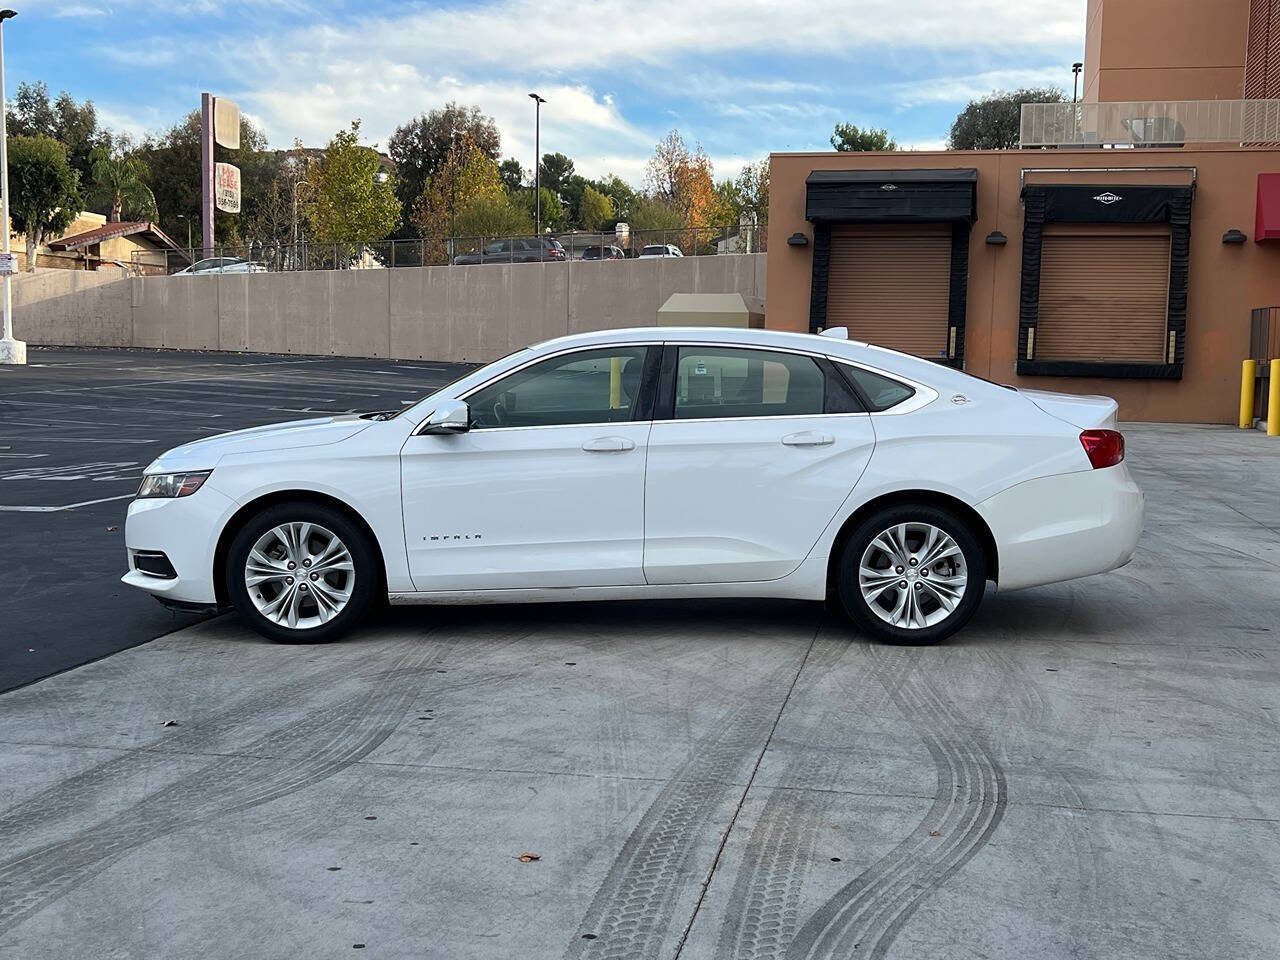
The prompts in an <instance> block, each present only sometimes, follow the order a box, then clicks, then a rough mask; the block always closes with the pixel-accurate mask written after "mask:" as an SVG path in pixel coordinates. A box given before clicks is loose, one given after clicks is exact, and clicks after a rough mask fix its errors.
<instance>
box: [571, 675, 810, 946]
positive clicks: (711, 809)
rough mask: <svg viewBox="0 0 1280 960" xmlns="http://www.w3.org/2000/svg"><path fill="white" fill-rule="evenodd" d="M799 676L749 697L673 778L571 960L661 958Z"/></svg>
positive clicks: (619, 861) (607, 886)
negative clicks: (694, 874) (720, 816)
mask: <svg viewBox="0 0 1280 960" xmlns="http://www.w3.org/2000/svg"><path fill="white" fill-rule="evenodd" d="M794 672H795V666H794V664H792V663H785V664H783V665H781V666H779V667H778V668H777V669H776V670H775V671H774V672H773V673H771V674H770V675H768V676H767V677H766V678H765V679H764V680H762V681H761V682H760V683H758V684H757V685H756V686H755V687H754V688H753V689H751V690H748V691H747V692H745V693H744V694H741V695H740V697H739V702H738V705H737V706H735V707H733V708H731V709H730V710H729V711H728V712H727V713H726V714H725V715H724V716H723V717H722V718H721V719H720V721H719V722H718V724H717V727H716V730H715V731H714V732H713V733H711V734H709V735H708V736H707V737H705V738H704V739H703V740H702V741H700V742H699V743H698V744H697V745H695V747H694V748H693V750H692V751H691V753H690V754H689V756H688V757H687V758H686V759H685V760H684V762H683V763H681V764H680V766H679V767H678V768H677V769H676V770H675V771H674V772H673V773H672V775H671V776H670V778H669V779H668V780H667V782H666V784H665V785H664V786H663V788H662V790H661V791H660V792H659V793H658V795H657V797H655V798H654V800H653V802H652V803H651V804H650V805H649V808H648V809H647V810H646V811H645V813H644V814H643V816H641V818H640V821H639V823H637V824H636V826H635V828H634V829H633V830H632V831H631V834H630V835H629V836H628V837H627V840H626V842H625V843H624V844H623V846H622V849H621V850H620V851H619V852H618V855H617V856H616V857H615V858H614V861H613V865H612V867H611V868H610V869H609V872H608V874H607V875H606V877H605V879H604V882H603V883H602V884H601V885H600V888H599V890H598V891H597V892H596V895H595V897H594V898H593V899H592V901H591V905H590V906H589V907H588V908H587V911H586V913H585V915H584V916H583V920H582V923H581V924H580V927H579V930H578V931H576V932H575V934H574V936H573V939H572V940H571V941H570V943H569V945H568V947H567V949H566V950H565V954H564V956H565V957H566V958H567V960H574V958H580V957H592V958H595V957H600V958H613V960H621V958H634V960H648V958H652V957H656V956H657V955H658V951H659V950H660V949H661V945H662V941H663V939H664V937H665V936H666V935H667V933H668V932H669V928H670V924H671V918H672V914H673V913H674V910H675V906H676V901H677V899H678V898H679V895H680V878H681V876H682V875H683V874H684V873H686V872H687V866H688V864H689V861H690V860H691V859H692V857H693V855H694V851H695V845H696V843H697V841H698V840H699V839H700V838H702V837H704V836H705V834H706V828H707V827H708V825H709V824H710V822H711V819H712V817H713V816H714V814H715V812H716V810H717V808H719V807H721V806H723V804H724V803H725V802H726V801H727V800H728V799H729V798H730V797H731V796H732V794H733V793H734V791H735V790H737V789H739V787H738V780H739V778H740V776H741V775H742V774H744V773H745V772H746V769H747V767H748V765H749V763H750V762H751V760H752V759H753V758H754V757H755V756H756V755H757V754H758V752H759V747H760V745H761V744H762V743H763V742H764V740H765V738H766V737H767V736H768V734H769V731H770V730H771V729H772V727H773V723H774V720H775V718H776V716H777V698H776V697H773V696H770V695H771V694H774V693H777V692H778V691H780V690H785V689H788V683H789V681H790V679H791V678H792V677H793V676H794ZM583 934H591V935H594V937H595V939H592V940H586V939H583V938H582V935H583Z"/></svg>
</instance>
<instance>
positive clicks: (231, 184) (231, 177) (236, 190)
mask: <svg viewBox="0 0 1280 960" xmlns="http://www.w3.org/2000/svg"><path fill="white" fill-rule="evenodd" d="M213 197H214V203H215V205H216V206H217V208H218V209H219V210H222V211H224V212H225V213H239V212H240V168H239V167H237V166H236V165H235V164H233V163H218V164H214V169H213Z"/></svg>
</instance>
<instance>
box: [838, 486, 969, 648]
mask: <svg viewBox="0 0 1280 960" xmlns="http://www.w3.org/2000/svg"><path fill="white" fill-rule="evenodd" d="M899 524H929V525H931V526H933V527H936V528H938V529H939V530H941V531H942V532H943V533H946V534H947V535H949V536H950V537H951V539H952V540H954V541H955V542H956V545H957V546H958V547H959V548H960V554H961V556H962V557H963V562H964V566H965V576H966V578H967V582H966V584H965V586H964V590H963V593H962V594H961V597H960V600H959V601H958V602H957V603H956V604H955V607H954V609H952V610H951V612H950V614H945V613H944V616H943V618H942V619H940V620H938V622H936V623H931V624H929V625H927V626H917V627H913V628H907V627H900V626H896V625H894V624H891V623H889V622H887V621H886V620H884V619H882V618H881V617H880V616H879V615H878V614H877V613H876V612H875V611H874V610H873V609H872V607H871V604H870V603H869V602H868V601H867V599H866V598H865V597H864V596H863V592H862V589H861V587H860V584H859V569H860V567H861V562H862V558H863V555H864V554H865V553H866V551H867V549H868V547H869V546H870V545H871V542H872V541H873V540H875V539H876V538H877V537H879V536H880V534H881V533H883V532H885V531H887V530H890V529H893V528H896V527H897V525H899ZM911 535H912V536H915V535H916V534H915V533H912V534H911ZM908 562H909V561H908ZM943 562H944V564H945V563H951V562H953V561H943ZM897 570H898V568H896V567H895V568H894V573H895V574H896V573H897ZM935 571H936V567H935ZM885 572H886V573H889V570H888V568H886V569H885ZM905 575H906V574H905V568H904V577H905ZM944 575H946V572H944ZM926 576H927V575H926ZM919 578H920V577H919V576H913V577H912V579H911V580H906V579H904V580H902V581H899V582H902V583H911V584H914V582H915V580H916V579H919ZM986 581H987V564H986V556H985V555H984V553H983V550H982V544H981V543H980V542H979V541H978V537H977V535H976V534H975V533H974V531H973V530H972V529H971V528H970V527H969V525H968V524H967V523H966V522H965V521H963V520H961V519H960V518H959V517H957V516H956V515H955V514H954V513H951V512H950V511H948V510H944V509H942V508H940V507H935V506H930V505H928V504H898V505H896V506H892V507H886V508H884V509H882V510H877V511H876V512H875V513H873V514H871V515H870V516H868V517H867V518H866V519H864V520H863V521H862V522H861V523H859V524H858V526H857V528H856V529H854V531H853V532H852V534H851V535H850V536H849V538H848V539H847V540H846V541H845V544H844V547H843V550H842V552H841V555H840V560H839V564H838V566H837V568H836V591H837V593H838V594H839V596H840V602H841V604H842V605H843V606H844V609H845V612H846V613H848V614H849V617H850V619H851V620H853V622H854V624H855V625H856V626H857V627H858V629H859V630H861V631H862V632H863V633H866V634H869V635H870V636H872V637H874V638H875V639H876V640H879V641H881V642H882V643H892V644H905V645H910V646H926V645H929V644H934V643H939V642H941V641H942V640H945V639H947V637H950V636H951V635H952V634H954V633H955V632H956V631H958V630H959V629H960V628H961V627H963V626H964V625H965V624H966V623H968V621H969V618H970V617H972V616H973V614H974V613H975V612H976V611H977V609H978V605H979V604H980V603H981V602H982V595H983V592H984V591H985V589H986ZM888 590H889V591H897V590H898V588H897V587H896V586H895V587H890V588H888ZM915 590H916V591H918V593H917V595H924V597H925V599H924V601H923V603H924V605H925V606H926V607H931V608H932V610H933V611H934V612H938V611H942V610H943V607H942V605H941V604H940V603H938V601H937V599H936V597H935V596H933V595H930V593H929V588H928V587H927V586H926V585H925V584H923V583H922V584H921V586H920V587H916V588H915ZM881 596H883V597H885V600H884V601H883V604H884V605H887V606H893V605H894V603H895V598H896V597H897V596H899V594H898V593H896V592H894V593H889V592H888V591H886V593H885V594H882V595H881Z"/></svg>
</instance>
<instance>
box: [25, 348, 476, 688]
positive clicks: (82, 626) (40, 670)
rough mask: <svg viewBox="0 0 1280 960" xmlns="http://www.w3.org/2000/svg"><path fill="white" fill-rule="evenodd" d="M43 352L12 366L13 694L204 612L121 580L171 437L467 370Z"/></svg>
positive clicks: (341, 408) (389, 392) (367, 405)
mask: <svg viewBox="0 0 1280 960" xmlns="http://www.w3.org/2000/svg"><path fill="white" fill-rule="evenodd" d="M29 359H30V362H29V364H28V365H27V366H25V367H5V366H0V558H2V559H0V563H2V564H3V568H4V574H5V578H6V581H7V587H8V588H7V589H5V590H4V591H2V592H0V635H3V636H4V637H5V639H6V642H5V643H3V644H0V691H2V690H8V689H12V688H14V687H17V686H20V685H22V684H24V683H30V682H31V681H32V680H36V679H39V678H41V677H45V676H48V675H50V674H52V673H56V672H58V671H59V670H65V669H67V668H69V667H73V666H78V665H79V664H82V663H86V662H88V661H89V660H93V659H95V658H97V657H101V656H106V655H107V654H110V653H115V652H116V651H117V650H121V649H123V648H125V647H128V646H132V645H134V644H137V643H141V642H143V641H145V640H150V639H152V638H153V637H156V636H159V635H160V634H161V633H164V632H167V631H169V630H173V629H175V628H177V627H181V626H184V625H187V624H190V623H194V622H195V620H196V618H195V617H192V616H188V615H184V614H175V613H171V612H169V611H166V610H165V609H164V608H162V607H161V606H160V605H159V604H158V603H156V602H155V601H154V600H153V599H151V598H150V597H147V596H145V595H143V594H142V593H141V592H139V591H136V590H131V589H129V588H127V587H125V586H124V585H122V584H121V583H120V582H119V580H120V575H121V574H122V573H124V571H125V553H124V514H125V508H126V506H127V505H128V501H129V499H130V498H131V497H132V496H133V494H134V493H135V492H136V491H137V489H138V483H139V481H140V479H141V477H142V470H143V468H144V467H146V465H147V464H148V463H150V462H151V461H152V460H153V459H154V458H155V457H156V456H157V455H159V454H160V453H162V452H163V451H164V450H167V449H168V448H169V447H175V446H177V445H178V444H180V443H186V442H187V441H190V440H194V439H198V438H199V437H204V436H209V435H211V434H215V433H224V432H226V431H228V430H238V429H241V428H243V427H253V426H258V425H259V424H263V423H272V422H275V421H280V420H298V419H302V418H304V417H315V416H324V415H325V414H332V413H345V412H349V411H353V410H355V411H364V410H387V409H393V408H395V407H398V406H400V405H401V404H402V403H403V402H404V401H405V400H411V399H416V398H418V397H421V396H422V395H423V394H424V393H426V392H429V391H430V389H431V388H432V387H434V386H439V385H440V384H443V383H447V382H448V381H450V380H452V379H453V378H454V377H456V376H457V375H458V374H459V373H460V372H461V371H462V370H464V369H466V368H465V367H462V366H459V365H458V364H448V363H422V362H412V363H397V362H389V361H376V360H352V359H347V358H341V359H329V358H317V357H291V356H269V355H256V356H244V355H237V354H211V353H205V354H201V353H179V352H175V351H163V352H161V351H147V350H66V349H59V350H52V349H48V350H46V349H32V350H31V354H30V358H29Z"/></svg>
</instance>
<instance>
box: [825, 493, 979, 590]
mask: <svg viewBox="0 0 1280 960" xmlns="http://www.w3.org/2000/svg"><path fill="white" fill-rule="evenodd" d="M909 503H911V504H914V503H923V504H927V505H929V506H933V507H940V508H942V509H944V510H949V511H951V512H952V513H954V514H955V515H956V516H958V517H959V518H960V519H961V520H963V521H964V522H965V523H967V524H968V525H969V528H970V529H971V530H972V531H973V533H974V535H975V536H976V537H977V538H978V542H979V543H980V544H981V545H982V556H983V559H984V560H985V561H986V567H987V579H988V580H993V581H995V582H996V583H999V581H1000V551H999V550H998V549H997V547H996V538H995V535H994V534H992V532H991V527H990V526H988V524H987V521H986V520H984V519H983V517H982V514H980V513H978V511H977V510H975V509H973V507H971V506H969V504H967V503H965V502H964V501H963V500H960V499H959V498H957V497H953V496H951V495H950V494H947V493H940V492H938V491H937V490H895V491H893V492H892V493H886V494H882V495H881V496H878V497H875V498H874V499H872V500H868V501H867V502H866V503H864V504H862V505H861V506H859V507H858V509H856V510H854V511H853V513H851V514H849V516H848V517H846V518H845V521H844V523H843V524H841V525H840V530H839V532H838V533H836V537H835V540H833V541H832V543H831V551H830V553H829V554H828V555H827V587H828V589H830V588H831V587H833V586H834V585H835V582H836V570H837V569H838V568H839V565H840V555H841V554H842V553H843V551H844V545H845V543H846V541H848V539H849V537H850V536H852V535H853V531H854V530H855V529H856V528H857V526H858V524H860V523H861V522H862V521H863V520H865V519H866V518H867V517H869V516H870V515H871V514H872V513H874V512H875V511H877V510H881V509H884V508H885V507H895V506H899V505H901V504H909Z"/></svg>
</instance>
